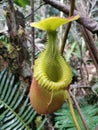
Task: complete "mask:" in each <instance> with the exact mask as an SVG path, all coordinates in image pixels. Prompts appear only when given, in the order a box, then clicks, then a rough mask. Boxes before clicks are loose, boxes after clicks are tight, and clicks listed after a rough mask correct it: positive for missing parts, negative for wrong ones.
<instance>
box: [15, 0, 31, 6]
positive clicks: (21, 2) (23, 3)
mask: <svg viewBox="0 0 98 130" xmlns="http://www.w3.org/2000/svg"><path fill="white" fill-rule="evenodd" d="M14 2H15V4H17V5H19V6H21V7H25V6H26V5H30V1H29V0H14Z"/></svg>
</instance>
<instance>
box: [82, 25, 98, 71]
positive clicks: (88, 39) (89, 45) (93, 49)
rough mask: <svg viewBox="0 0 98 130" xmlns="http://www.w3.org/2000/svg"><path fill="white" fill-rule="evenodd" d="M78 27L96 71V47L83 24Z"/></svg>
mask: <svg viewBox="0 0 98 130" xmlns="http://www.w3.org/2000/svg"><path fill="white" fill-rule="evenodd" d="M80 27H81V32H82V34H83V37H84V40H85V42H86V46H87V49H88V50H89V53H90V56H91V58H92V60H93V62H94V64H95V67H96V70H97V71H98V49H97V47H96V45H95V42H94V40H93V37H92V36H91V34H90V32H89V31H88V30H87V29H86V28H85V27H83V26H80Z"/></svg>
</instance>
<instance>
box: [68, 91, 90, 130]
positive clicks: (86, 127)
mask: <svg viewBox="0 0 98 130" xmlns="http://www.w3.org/2000/svg"><path fill="white" fill-rule="evenodd" d="M69 93H70V95H71V97H72V99H73V101H74V103H75V106H76V108H77V110H78V113H79V115H80V118H81V120H82V122H83V124H84V127H85V129H86V130H89V128H88V125H87V124H86V121H85V119H84V116H83V114H82V112H81V109H80V107H79V105H78V102H77V101H76V99H75V97H74V96H73V94H72V92H71V91H70V90H69Z"/></svg>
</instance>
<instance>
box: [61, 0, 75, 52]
mask: <svg viewBox="0 0 98 130" xmlns="http://www.w3.org/2000/svg"><path fill="white" fill-rule="evenodd" d="M70 2H71V4H70V11H69V17H70V16H72V15H73V11H74V7H75V0H70ZM70 27H71V22H70V23H68V24H67V27H66V31H65V33H64V38H63V41H62V45H61V54H63V51H64V47H65V44H66V40H67V37H68V33H69V30H70Z"/></svg>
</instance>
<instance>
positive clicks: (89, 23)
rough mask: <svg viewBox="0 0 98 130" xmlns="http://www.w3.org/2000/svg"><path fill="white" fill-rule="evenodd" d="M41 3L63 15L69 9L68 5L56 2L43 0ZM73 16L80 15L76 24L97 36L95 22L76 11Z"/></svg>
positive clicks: (97, 24)
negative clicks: (48, 5)
mask: <svg viewBox="0 0 98 130" xmlns="http://www.w3.org/2000/svg"><path fill="white" fill-rule="evenodd" d="M43 1H44V2H46V3H47V4H50V5H51V6H53V7H55V8H56V9H58V10H60V11H62V12H64V13H65V14H67V15H68V14H69V10H70V7H69V6H68V5H65V4H62V3H60V2H58V1H56V0H43ZM74 15H80V18H79V19H78V20H77V22H78V23H80V24H81V25H83V26H84V27H86V28H87V29H88V30H90V31H91V32H92V33H97V35H98V23H97V22H96V21H95V20H93V19H91V18H89V17H88V16H85V15H84V14H82V13H81V12H79V11H78V10H76V9H75V10H74Z"/></svg>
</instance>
